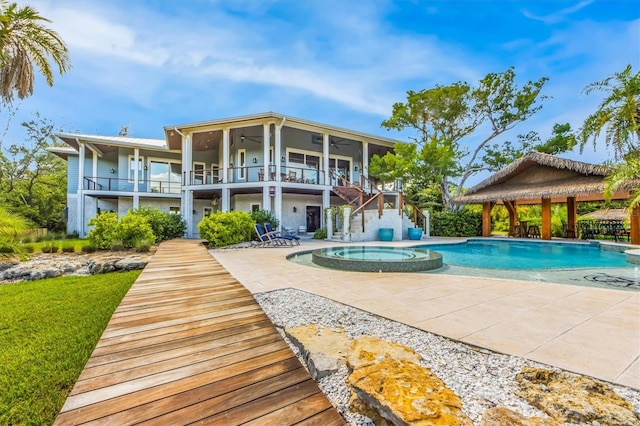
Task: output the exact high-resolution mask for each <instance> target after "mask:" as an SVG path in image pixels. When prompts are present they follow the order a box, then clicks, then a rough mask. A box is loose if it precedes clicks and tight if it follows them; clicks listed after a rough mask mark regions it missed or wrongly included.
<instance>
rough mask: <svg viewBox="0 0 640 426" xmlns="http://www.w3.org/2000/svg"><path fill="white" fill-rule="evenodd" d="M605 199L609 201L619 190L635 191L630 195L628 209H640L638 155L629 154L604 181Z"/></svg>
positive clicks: (639, 160)
mask: <svg viewBox="0 0 640 426" xmlns="http://www.w3.org/2000/svg"><path fill="white" fill-rule="evenodd" d="M605 184H606V188H605V193H604V195H605V197H606V198H607V199H608V200H610V199H611V197H612V196H613V194H614V193H615V192H616V191H617V190H619V189H625V190H635V192H634V193H633V194H631V197H630V202H629V207H630V208H631V209H634V208H635V207H640V153H633V154H629V155H627V157H626V161H625V162H624V163H621V164H619V165H618V166H617V167H616V168H615V169H614V170H613V172H612V173H611V174H610V175H608V176H607V177H606V179H605Z"/></svg>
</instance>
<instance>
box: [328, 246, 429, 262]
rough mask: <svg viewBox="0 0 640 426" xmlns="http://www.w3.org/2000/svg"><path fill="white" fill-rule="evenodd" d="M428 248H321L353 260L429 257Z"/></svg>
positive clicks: (396, 259) (398, 259)
mask: <svg viewBox="0 0 640 426" xmlns="http://www.w3.org/2000/svg"><path fill="white" fill-rule="evenodd" d="M429 250H430V248H425V249H424V250H422V249H418V250H416V249H415V248H407V247H404V248H403V247H367V246H356V247H329V248H326V249H322V253H323V254H325V255H327V256H337V257H340V258H343V259H354V260H385V261H394V260H395V261H403V260H409V259H415V258H418V257H429Z"/></svg>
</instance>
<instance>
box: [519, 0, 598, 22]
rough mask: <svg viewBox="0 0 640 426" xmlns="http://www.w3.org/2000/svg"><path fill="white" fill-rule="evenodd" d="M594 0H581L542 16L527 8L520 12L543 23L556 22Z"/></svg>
mask: <svg viewBox="0 0 640 426" xmlns="http://www.w3.org/2000/svg"><path fill="white" fill-rule="evenodd" d="M594 1H595V0H582V1H581V2H579V3H577V4H575V5H573V6H569V7H567V8H564V9H562V10H559V11H557V12H554V13H551V14H549V15H544V16H540V15H535V14H533V13H531V12H529V11H527V10H523V11H522V13H523V15H524V16H526V17H527V18H529V19H533V20H536V21H542V22H544V23H545V24H556V23H558V22H562V21H564V20H565V18H566V17H567V16H569V15H571V14H572V13H575V12H577V11H579V10H580V9H582V8H584V7H586V6H589V5H590V4H591V3H593V2H594Z"/></svg>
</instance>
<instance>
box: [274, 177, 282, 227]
mask: <svg viewBox="0 0 640 426" xmlns="http://www.w3.org/2000/svg"><path fill="white" fill-rule="evenodd" d="M273 203H274V204H275V205H274V206H273V215H274V216H275V217H276V219H278V223H280V224H282V187H281V186H280V185H277V186H276V196H275V200H274V201H273Z"/></svg>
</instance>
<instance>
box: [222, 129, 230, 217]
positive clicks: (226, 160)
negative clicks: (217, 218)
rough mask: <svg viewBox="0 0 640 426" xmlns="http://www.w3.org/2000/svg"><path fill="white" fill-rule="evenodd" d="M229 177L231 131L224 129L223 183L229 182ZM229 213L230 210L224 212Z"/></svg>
mask: <svg viewBox="0 0 640 426" xmlns="http://www.w3.org/2000/svg"><path fill="white" fill-rule="evenodd" d="M228 176H229V129H222V183H227V182H228ZM223 211H228V210H223Z"/></svg>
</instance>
